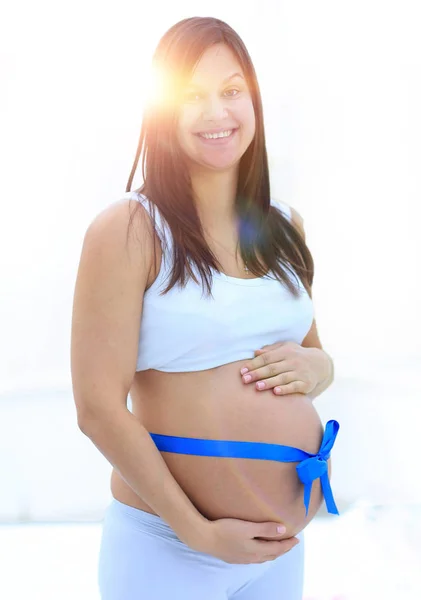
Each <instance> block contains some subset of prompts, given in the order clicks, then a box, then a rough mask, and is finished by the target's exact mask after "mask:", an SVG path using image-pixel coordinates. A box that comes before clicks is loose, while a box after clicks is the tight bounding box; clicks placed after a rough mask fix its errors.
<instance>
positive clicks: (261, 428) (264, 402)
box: [131, 361, 330, 536]
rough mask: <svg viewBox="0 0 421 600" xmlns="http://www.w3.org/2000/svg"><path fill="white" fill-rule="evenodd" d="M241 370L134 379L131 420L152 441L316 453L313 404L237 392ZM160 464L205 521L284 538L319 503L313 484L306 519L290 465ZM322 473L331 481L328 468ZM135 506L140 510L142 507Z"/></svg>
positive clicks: (301, 398) (185, 460) (248, 388)
mask: <svg viewBox="0 0 421 600" xmlns="http://www.w3.org/2000/svg"><path fill="white" fill-rule="evenodd" d="M243 362H244V361H241V362H238V363H231V364H229V365H224V366H223V367H218V368H216V369H210V370H207V371H201V372H196V373H162V372H158V371H148V372H145V373H142V374H137V376H136V377H137V378H138V379H137V382H136V385H135V387H134V388H133V390H132V391H131V397H132V402H133V408H132V410H133V413H134V414H135V415H136V416H138V418H139V419H140V420H141V422H142V424H143V425H144V426H145V427H146V429H147V430H148V431H149V432H151V433H158V434H164V435H174V436H183V437H195V438H205V439H213V440H238V441H248V442H266V443H272V444H282V445H286V446H293V447H295V448H300V449H302V450H305V451H307V452H312V453H316V452H317V451H318V450H319V448H320V444H321V441H322V437H323V425H322V423H321V421H320V418H319V416H318V414H317V412H316V410H315V408H314V406H313V404H312V402H311V400H310V399H309V398H308V397H307V396H305V395H303V394H290V395H287V396H283V397H279V396H275V395H274V394H273V393H272V391H271V390H266V391H257V390H256V389H255V387H254V385H253V384H251V385H250V384H249V385H245V384H243V382H242V380H241V378H240V375H239V368H240V365H242V364H243ZM139 375H141V377H139ZM162 456H163V458H164V460H165V462H166V464H167V466H168V468H169V469H170V471H171V473H172V475H173V476H174V478H175V479H176V480H177V482H178V483H179V485H180V486H181V487H182V489H183V490H184V492H185V493H186V494H187V496H188V497H189V498H190V500H191V501H192V502H193V504H194V505H195V506H196V508H197V509H198V510H199V511H200V512H201V513H202V514H203V515H204V516H205V517H207V518H208V519H212V520H213V519H219V518H223V517H231V518H239V519H245V520H249V521H254V522H261V521H267V520H275V521H281V522H283V523H284V525H285V526H286V527H287V534H286V536H290V535H296V533H298V532H299V531H301V530H302V529H303V528H304V527H305V526H306V525H307V524H308V522H309V521H310V520H311V519H312V518H313V517H314V515H315V514H316V512H317V511H318V509H319V507H320V505H321V503H322V502H323V496H322V492H321V486H320V480H319V479H317V480H316V481H314V483H313V486H312V493H311V501H310V505H309V512H308V516H307V517H306V516H305V507H304V501H303V489H304V486H303V484H302V483H301V481H300V480H299V478H298V474H297V471H296V465H297V463H295V462H294V463H283V462H275V461H272V460H261V459H248V458H247V459H245V458H222V457H206V456H196V455H183V454H175V453H170V452H162ZM328 467H329V477H330V460H329V461H328ZM137 506H138V507H139V508H142V504H137ZM144 508H146V507H144ZM150 512H153V511H152V510H150Z"/></svg>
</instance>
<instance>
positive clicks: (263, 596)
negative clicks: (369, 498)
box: [98, 498, 304, 600]
mask: <svg viewBox="0 0 421 600" xmlns="http://www.w3.org/2000/svg"><path fill="white" fill-rule="evenodd" d="M296 537H297V538H298V539H299V540H300V543H299V544H298V545H297V546H295V547H294V548H293V549H292V550H290V551H289V552H287V553H286V554H284V555H282V556H279V557H278V558H276V559H275V560H272V561H270V560H269V561H267V562H264V563H254V564H231V563H227V562H225V561H223V560H220V559H218V558H216V557H214V556H211V555H209V554H205V553H202V552H197V551H196V550H192V549H191V548H190V547H189V546H187V545H186V544H185V543H184V542H182V541H181V540H180V539H179V538H178V537H177V535H176V534H175V532H174V531H173V529H172V528H171V527H170V526H169V525H168V524H167V523H166V522H165V521H163V519H161V517H158V516H157V515H153V514H150V513H148V512H145V511H143V510H139V509H138V508H133V507H132V506H127V505H126V504H123V503H121V502H119V501H118V500H116V499H115V498H113V499H112V501H111V503H110V505H109V506H108V507H107V510H106V513H105V517H104V521H103V526H102V538H101V546H100V552H99V559H98V583H99V589H100V593H101V599H102V600H302V594H303V583H304V534H303V532H301V533H299V534H298V535H297V536H296Z"/></svg>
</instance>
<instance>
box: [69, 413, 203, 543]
mask: <svg viewBox="0 0 421 600" xmlns="http://www.w3.org/2000/svg"><path fill="white" fill-rule="evenodd" d="M79 427H80V429H81V430H82V432H83V433H84V434H85V435H86V436H87V437H89V439H90V440H91V441H92V442H93V444H94V445H95V446H96V447H97V448H98V450H99V451H100V452H101V454H103V455H104V456H105V458H106V459H107V460H108V461H109V462H110V463H111V465H112V466H113V467H114V468H115V469H116V470H117V471H118V472H119V474H120V475H121V476H122V477H123V479H124V480H125V481H126V482H127V484H128V485H129V486H130V487H131V488H132V489H133V490H134V491H135V493H136V494H138V496H139V497H140V498H141V499H142V500H144V502H146V504H148V505H149V506H150V507H151V508H152V509H153V510H154V511H155V512H156V513H157V514H158V515H159V516H160V517H162V519H164V521H166V522H167V523H168V524H169V525H170V527H172V529H173V530H174V531H175V533H176V534H177V535H178V537H179V538H180V539H181V540H182V541H184V542H185V543H186V544H187V545H193V544H196V543H197V542H198V540H200V537H201V536H202V535H203V533H204V530H205V528H206V526H207V525H209V524H210V522H209V521H208V519H206V518H205V517H204V516H203V515H202V514H201V513H200V512H199V511H198V510H197V509H196V508H195V506H194V505H193V504H192V502H191V501H190V500H189V498H188V497H187V495H186V494H185V493H184V491H183V490H182V488H181V487H180V486H179V485H178V483H177V481H176V480H175V479H174V477H173V476H172V474H171V471H170V470H169V469H168V467H167V465H166V463H165V461H164V459H163V458H162V456H161V453H160V451H159V450H158V449H157V447H156V446H155V443H154V441H153V440H152V438H151V436H150V435H149V433H148V431H147V430H146V429H145V427H144V426H143V425H142V424H141V422H140V421H139V420H138V419H137V418H136V417H135V416H134V415H133V414H132V413H131V412H130V411H129V410H127V409H121V410H119V411H115V412H113V413H112V414H110V413H107V412H106V411H104V412H103V413H101V414H99V415H96V416H95V417H94V416H91V417H90V418H86V419H85V420H84V421H83V422H82V423H81V422H79Z"/></svg>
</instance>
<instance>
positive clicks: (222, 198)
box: [190, 168, 238, 229]
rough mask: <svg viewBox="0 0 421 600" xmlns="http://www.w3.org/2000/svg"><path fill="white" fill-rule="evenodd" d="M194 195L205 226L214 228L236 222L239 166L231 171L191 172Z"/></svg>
mask: <svg viewBox="0 0 421 600" xmlns="http://www.w3.org/2000/svg"><path fill="white" fill-rule="evenodd" d="M190 179H191V184H192V189H193V197H194V200H195V203H196V206H197V210H198V213H199V217H200V220H201V222H202V224H203V226H204V227H206V228H208V229H214V228H215V227H217V226H218V225H220V224H221V223H227V222H228V223H231V222H232V223H234V222H235V210H234V204H235V196H236V192H237V179H238V168H233V169H231V170H229V171H223V172H221V171H219V172H218V171H203V170H202V171H198V170H194V171H193V172H192V173H190Z"/></svg>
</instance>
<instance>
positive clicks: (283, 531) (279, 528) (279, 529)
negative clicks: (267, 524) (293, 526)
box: [277, 525, 287, 533]
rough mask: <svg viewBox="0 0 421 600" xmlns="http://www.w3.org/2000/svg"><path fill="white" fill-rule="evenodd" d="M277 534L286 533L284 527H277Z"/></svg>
mask: <svg viewBox="0 0 421 600" xmlns="http://www.w3.org/2000/svg"><path fill="white" fill-rule="evenodd" d="M277 530H278V533H285V532H286V530H287V529H286V527H282V526H281V525H280V526H279V527H277Z"/></svg>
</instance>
